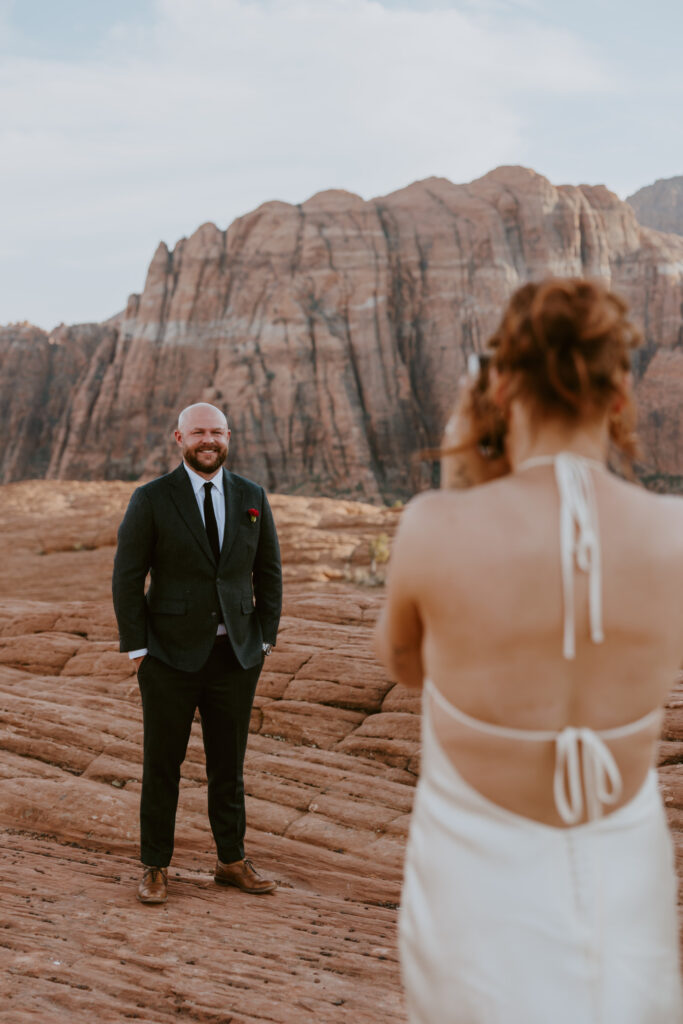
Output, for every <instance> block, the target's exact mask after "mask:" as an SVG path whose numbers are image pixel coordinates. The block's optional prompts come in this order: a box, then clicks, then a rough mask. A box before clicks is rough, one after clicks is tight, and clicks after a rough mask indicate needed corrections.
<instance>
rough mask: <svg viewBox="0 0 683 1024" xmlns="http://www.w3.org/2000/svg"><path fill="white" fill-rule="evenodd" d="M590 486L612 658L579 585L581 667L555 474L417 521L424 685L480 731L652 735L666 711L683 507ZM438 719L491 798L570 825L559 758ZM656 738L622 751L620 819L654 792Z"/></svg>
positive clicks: (680, 604) (595, 476) (494, 487)
mask: <svg viewBox="0 0 683 1024" xmlns="http://www.w3.org/2000/svg"><path fill="white" fill-rule="evenodd" d="M591 478H592V481H593V486H594V491H595V499H596V505H597V514H598V519H599V533H600V548H601V558H602V574H601V575H602V580H601V605H602V616H603V625H604V642H602V643H594V642H593V641H592V640H591V637H590V632H589V598H588V579H587V577H586V576H585V575H584V574H583V573H582V572H580V571H578V570H574V572H573V577H574V578H573V590H574V593H573V606H574V615H575V635H576V655H575V657H574V659H573V660H567V659H565V658H564V657H563V654H562V644H563V621H564V614H565V608H564V604H565V601H564V595H563V580H562V572H561V562H560V538H559V515H560V497H559V493H558V489H557V485H556V480H555V475H554V473H553V469H552V467H550V466H536V467H533V468H529V469H527V470H525V471H523V472H520V473H516V474H512V475H510V476H507V477H505V478H503V479H501V480H498V481H496V482H494V483H491V484H486V485H483V486H481V487H477V488H473V489H472V490H470V491H467V492H447V491H442V492H434V493H430V494H429V495H425V496H423V497H421V498H420V499H419V500H418V501H417V502H416V503H415V505H414V507H413V508H412V509H411V514H410V520H409V522H408V523H406V530H405V537H404V540H403V545H404V553H403V555H402V567H401V570H400V575H401V579H403V578H405V579H410V589H411V592H412V595H413V598H414V600H415V602H416V604H417V607H418V612H419V616H420V619H421V621H422V624H423V648H422V652H423V664H424V668H425V672H426V675H427V676H428V677H429V678H430V679H431V680H432V681H433V683H434V684H435V686H436V687H437V689H438V690H439V691H440V693H441V694H442V695H443V697H445V698H446V700H448V701H449V702H451V703H452V704H453V705H455V706H456V707H458V708H460V709H461V710H462V711H464V712H466V713H467V714H469V715H471V716H472V717H473V718H476V719H480V720H482V721H484V722H489V723H496V724H499V725H503V726H507V727H512V728H519V729H526V730H546V731H547V730H557V731H560V730H562V729H564V728H565V727H566V726H568V725H575V726H585V727H588V728H590V729H592V730H605V729H610V728H613V727H615V726H620V725H624V724H626V723H630V722H633V721H636V720H638V719H640V718H641V717H642V716H644V715H646V714H647V713H648V712H650V711H652V709H653V708H657V707H658V706H660V705H661V704H662V703H663V701H664V700H665V698H666V695H667V692H668V690H669V689H670V687H671V685H672V683H673V681H674V678H675V675H676V672H677V670H678V668H679V667H680V665H681V660H682V658H683V615H682V614H681V613H682V612H683V501H681V500H679V499H674V498H666V497H661V496H655V495H652V494H649V493H648V492H646V491H643V490H641V489H640V488H638V487H635V486H633V485H630V484H627V483H625V482H623V481H621V480H619V479H618V478H616V477H615V476H613V475H612V474H609V473H607V472H606V471H604V470H600V469H596V470H591ZM421 523H422V524H423V526H422V528H421V526H420V524H421ZM424 524H428V527H426V526H424ZM399 585H400V584H399ZM431 717H432V719H433V721H434V724H435V729H436V733H437V737H438V739H439V741H440V743H441V745H442V746H443V748H444V751H445V752H446V753H447V755H448V756H449V758H450V759H451V760H452V762H453V764H454V765H455V766H456V767H457V770H458V772H459V773H460V774H461V775H462V776H463V777H464V778H465V780H466V781H469V782H470V783H471V784H472V785H473V786H474V787H475V788H476V789H478V790H479V791H480V792H481V793H482V795H484V796H486V797H488V798H489V799H492V800H493V801H494V802H496V803H499V804H501V805H502V806H505V807H507V808H508V809H509V810H512V811H514V812H516V813H519V814H521V815H523V816H525V817H530V818H534V819H536V820H539V821H542V822H545V823H547V824H551V825H559V824H562V822H561V821H560V819H559V818H558V814H557V810H556V808H555V806H554V804H553V798H552V791H551V789H550V787H549V785H548V779H549V778H550V777H551V776H552V762H553V749H552V744H550V743H540V744H539V743H528V742H524V741H520V740H512V739H503V738H500V737H496V736H491V735H485V734H482V733H479V732H476V731H473V730H472V729H470V728H468V727H467V726H465V725H463V724H462V723H460V722H458V721H456V720H454V719H453V718H452V717H451V716H449V715H447V714H443V713H442V712H441V711H440V710H439V709H438V708H436V707H433V708H432V716H431ZM657 734H658V729H657V725H656V724H650V725H649V727H646V728H644V729H642V730H639V731H638V732H637V733H635V734H633V735H631V736H629V737H628V738H626V737H625V738H623V739H617V740H614V741H613V742H611V743H610V748H611V750H612V753H613V754H614V757H615V759H616V761H617V763H618V766H619V769H620V772H621V776H622V780H623V791H622V794H621V798H620V801H619V804H621V803H625V802H627V801H628V800H629V799H631V798H632V797H633V796H634V794H635V793H636V791H637V790H638V788H639V787H640V785H642V783H643V781H644V779H645V776H646V774H647V771H648V768H649V767H650V766H651V764H652V760H653V756H654V748H655V743H656V739H657ZM619 804H617V806H618V805H619Z"/></svg>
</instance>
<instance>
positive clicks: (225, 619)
mask: <svg viewBox="0 0 683 1024" xmlns="http://www.w3.org/2000/svg"><path fill="white" fill-rule="evenodd" d="M175 440H176V443H177V445H178V447H179V449H180V451H181V453H182V457H183V461H182V463H181V464H180V466H178V467H177V469H175V470H174V471H173V472H172V473H168V474H167V475H166V476H162V477H159V478H158V479H157V480H152V481H151V482H150V483H148V484H145V485H144V486H142V487H139V488H138V489H137V490H136V491H135V492H134V494H133V496H132V498H131V500H130V504H129V506H128V510H127V511H126V515H125V517H124V519H123V522H122V523H121V526H120V528H119V536H118V548H117V551H116V559H115V562H114V576H113V583H112V589H113V596H114V609H115V611H116V618H117V621H118V626H119V634H120V639H121V650H122V651H127V652H128V655H129V657H130V658H132V659H133V660H134V661H135V664H136V668H137V673H138V683H139V686H140V693H141V696H142V710H143V729H144V754H143V774H142V797H141V803H140V834H141V859H142V863H143V868H144V870H143V876H142V879H141V881H140V885H139V886H138V899H139V900H140V901H141V902H142V903H164V902H165V901H166V897H167V887H168V870H167V869H168V865H169V863H170V860H171V856H172V853H173V838H174V832H175V815H176V807H177V803H178V788H179V781H180V766H181V764H182V762H183V760H184V758H185V752H186V749H187V743H188V740H189V736H190V729H191V726H192V720H193V718H194V713H195V710H196V709H197V708H198V709H199V713H200V715H201V723H202V733H203V737H204V750H205V753H206V772H207V777H208V789H209V821H210V823H211V830H212V832H213V836H214V839H215V842H216V850H217V854H218V860H217V864H216V869H215V873H214V878H215V880H216V882H219V883H221V884H223V885H233V886H236V887H237V888H239V889H242V890H243V891H244V892H249V893H266V892H272V891H273V890H274V889H275V882H272V881H270V880H268V879H265V878H263V877H261V876H260V875H259V873H258V872H257V871H256V869H255V868H254V866H253V864H252V863H251V861H249V860H247V859H245V857H244V833H245V827H246V815H245V808H244V781H243V774H242V769H243V764H244V754H245V751H246V746H247V737H248V735H249V718H250V715H251V706H252V702H253V699H254V692H255V690H256V684H257V682H258V677H259V675H260V672H261V668H262V666H263V660H264V657H265V656H266V655H267V654H269V653H270V650H271V647H272V646H273V645H274V644H275V639H276V634H277V627H278V622H279V619H280V611H281V606H282V573H281V568H280V551H279V546H278V540H277V534H276V532H275V524H274V522H273V517H272V514H271V511H270V506H269V505H268V499H267V498H266V495H265V492H264V490H263V488H262V487H260V486H259V485H258V484H255V483H253V482H252V481H251V480H246V479H245V478H244V477H240V476H237V475H235V474H234V473H230V472H228V471H227V470H226V469H224V468H223V465H224V463H225V460H226V458H227V455H228V446H229V443H230V430H229V429H228V423H227V420H226V418H225V416H224V414H223V413H222V412H221V410H220V409H217V408H216V407H215V406H213V405H208V404H207V403H205V402H199V403H197V404H195V405H190V406H188V408H186V409H183V411H182V412H181V413H180V416H179V417H178V426H177V429H176V431H175ZM148 574H149V575H150V585H149V589H148V590H147V592H146V593H145V581H146V578H147V575H148Z"/></svg>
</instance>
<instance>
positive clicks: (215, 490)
mask: <svg viewBox="0 0 683 1024" xmlns="http://www.w3.org/2000/svg"><path fill="white" fill-rule="evenodd" d="M183 466H184V467H185V470H186V472H187V475H188V476H189V478H190V483H191V484H192V490H193V491H194V496H195V498H196V499H197V505H198V506H199V514H200V516H201V517H202V522H203V523H204V527H206V523H205V522H204V484H206V483H212V484H213V487H212V488H211V499H212V501H213V511H214V513H215V515H216V526H217V527H218V543H219V545H220V546H221V547H223V536H224V534H225V494H224V493H223V469H222V468H221V469H219V470H218V472H217V473H215V474H214V476H212V477H211V480H210V481H209V480H206V479H205V478H204V477H203V476H200V475H199V473H195V471H194V470H193V469H190V467H189V466H188V464H187V463H186V462H185V461H183ZM226 632H227V630H226V628H225V625H224V623H222V622H221V623H220V625H219V626H218V629H217V630H216V636H222V635H224V634H225V633H226ZM145 654H147V648H146V647H141V648H140V650H138V651H129V652H128V657H129V658H131V659H132V658H141V657H142V656H143V655H145Z"/></svg>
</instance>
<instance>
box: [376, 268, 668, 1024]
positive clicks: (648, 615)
mask: <svg viewBox="0 0 683 1024" xmlns="http://www.w3.org/2000/svg"><path fill="white" fill-rule="evenodd" d="M636 337H637V332H636V331H635V329H634V328H633V326H632V325H631V324H630V323H629V321H628V319H627V316H626V307H625V305H624V303H623V302H622V301H621V300H620V299H618V298H617V297H616V296H614V295H613V294H611V293H610V292H608V291H607V290H606V289H605V288H603V287H602V286H600V285H597V284H592V283H589V282H586V281H577V280H550V281H546V282H543V283H541V284H537V285H526V286H525V287H524V288H522V289H520V290H519V291H518V292H517V293H516V294H515V296H513V298H512V300H511V302H510V304H509V306H508V308H507V310H506V313H505V315H504V317H503V320H502V323H501V326H500V328H499V330H498V331H497V333H496V336H495V338H494V339H493V342H492V346H493V355H492V363H491V369H490V374H489V378H488V380H486V379H485V378H482V381H480V383H479V384H478V385H470V386H467V387H466V389H465V391H464V394H463V395H462V397H461V401H460V405H459V410H458V411H457V413H456V415H455V416H454V418H453V420H452V421H451V423H450V424H449V428H448V429H447V434H446V441H447V443H449V444H451V445H453V444H455V445H456V448H457V450H458V451H459V452H460V454H458V455H450V456H449V457H448V458H446V459H444V463H443V471H444V474H445V476H446V478H447V483H450V484H451V485H454V484H456V483H457V482H458V480H459V482H460V484H462V477H463V476H467V478H468V479H467V482H468V483H470V484H479V486H471V487H468V488H467V489H462V488H461V489H443V490H441V491H438V492H437V491H434V492H428V493H426V494H423V495H420V496H419V497H417V498H416V499H414V500H413V501H412V502H411V503H410V504H409V505H408V507H407V508H406V510H405V512H404V515H403V517H402V520H401V525H400V528H399V531H398V533H397V536H396V539H395V542H394V547H393V552H392V560H391V567H390V574H389V581H388V588H387V602H386V606H385V608H384V611H383V613H382V616H381V618H380V622H379V624H378V631H377V644H378V650H379V652H380V654H381V656H382V658H383V660H384V662H385V664H386V665H387V666H388V668H389V670H390V672H391V673H392V675H393V676H394V677H395V678H397V679H398V680H399V681H400V682H402V683H404V684H405V685H407V686H410V687H415V688H423V746H422V770H421V777H420V781H419V784H418V787H417V793H416V798H415V806H414V810H413V818H412V824H411V831H410V838H409V843H408V849H407V854H406V864H405V880H404V889H403V897H402V906H401V914H400V950H401V964H402V972H403V980H404V986H405V990H406V995H407V1001H408V1010H409V1019H410V1021H411V1024H680V1022H681V1021H683V1003H682V1002H681V984H680V975H679V954H678V934H677V933H678V928H677V917H676V878H675V873H674V865H673V851H672V843H671V839H670V836H669V832H668V829H667V824H666V819H665V815H664V810H663V806H662V801H661V798H660V795H659V790H658V787H657V777H656V772H655V768H654V761H655V752H656V745H657V740H658V737H659V733H660V728H661V721H662V712H661V707H662V704H663V702H664V700H665V699H666V696H667V692H668V690H669V688H670V687H671V684H672V682H673V680H674V678H675V675H676V672H677V670H678V668H679V667H680V665H681V661H682V658H683V501H682V500H681V499H679V498H674V497H667V496H660V495H654V494H652V493H649V492H647V491H645V490H643V489H642V488H640V487H638V486H635V485H634V484H632V483H627V482H625V481H624V480H623V479H621V478H619V477H617V476H615V475H613V474H612V473H611V472H609V471H608V470H607V468H606V461H607V455H608V448H609V445H610V442H612V443H616V445H617V446H619V447H621V448H622V449H623V450H624V451H626V452H627V453H628V452H630V451H632V437H631V435H630V434H629V431H628V429H627V428H626V426H625V424H626V425H627V422H628V418H629V411H630V409H631V408H632V406H631V400H630V376H629V372H628V367H629V353H628V350H629V348H630V347H632V345H633V344H634V341H635V340H636ZM485 434H487V435H488V436H487V437H486V438H485V439H483V440H482V437H483V435H485ZM469 442H473V443H469ZM477 442H478V443H477ZM498 442H501V450H500V451H499V452H497V451H496V446H497V444H498Z"/></svg>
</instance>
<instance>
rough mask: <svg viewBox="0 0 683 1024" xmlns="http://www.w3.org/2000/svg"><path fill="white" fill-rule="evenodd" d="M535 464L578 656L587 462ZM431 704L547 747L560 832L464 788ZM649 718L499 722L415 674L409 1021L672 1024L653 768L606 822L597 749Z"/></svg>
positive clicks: (405, 909)
mask: <svg viewBox="0 0 683 1024" xmlns="http://www.w3.org/2000/svg"><path fill="white" fill-rule="evenodd" d="M545 463H554V467H555V475H556V480H557V485H558V488H559V492H560V543H561V554H562V581H563V589H564V609H565V622H564V642H563V653H564V656H565V658H573V657H574V653H575V633H574V595H573V586H574V579H573V574H574V564H575V562H576V564H577V565H578V567H579V569H581V570H583V571H585V572H587V573H588V574H589V608H590V628H591V637H592V639H593V641H594V642H596V643H599V642H601V641H602V639H603V633H602V610H601V565H600V541H599V532H598V520H597V508H596V502H595V495H594V491H593V482H592V478H591V469H592V465H591V461H590V460H587V459H583V458H580V457H578V456H574V455H571V454H569V453H562V454H560V455H558V456H555V457H547V458H546V457H542V458H540V459H533V460H529V461H528V462H526V463H524V464H523V465H522V466H520V467H518V469H525V468H527V467H530V466H532V465H542V464H545ZM593 465H594V466H598V467H599V468H600V469H602V470H604V467H603V466H602V465H601V464H599V463H595V464H593ZM433 708H438V711H439V713H443V714H445V715H450V716H452V717H454V718H456V719H457V720H458V721H459V722H461V723H463V724H465V725H466V726H467V727H470V728H472V729H474V730H477V731H481V732H486V733H492V734H495V735H499V736H505V737H508V738H515V739H519V740H520V741H522V742H523V741H527V742H528V741H531V742H543V743H548V742H549V741H552V742H553V743H554V744H555V770H554V775H553V778H552V780H550V779H549V784H551V783H552V786H553V793H554V799H555V805H556V808H557V811H558V813H559V815H560V817H561V818H562V820H563V821H564V822H565V823H566V824H567V825H568V826H570V827H567V828H554V827H552V826H548V825H544V824H542V823H540V822H536V821H533V820H531V819H528V818H525V817H522V816H520V815H518V814H514V813H513V812H511V811H508V810H506V809H505V808H503V807H500V806H498V805H497V804H495V803H493V802H492V801H490V800H488V799H487V798H485V797H483V796H482V795H481V794H479V793H478V792H477V791H476V790H475V789H473V787H472V786H470V785H469V784H468V783H467V782H465V780H464V779H463V778H462V777H461V776H460V774H459V773H458V772H457V770H456V769H455V767H454V766H453V764H452V763H451V761H450V759H449V758H448V757H447V756H446V755H445V753H444V752H443V750H442V749H441V747H440V745H439V740H438V738H437V735H436V733H435V731H434V726H433V723H432V711H433ZM660 715H661V712H660V710H659V709H657V710H655V711H653V712H651V713H650V714H649V715H646V716H645V717H644V718H642V719H640V720H638V721H637V722H632V723H629V724H628V725H625V726H620V727H618V728H615V729H609V730H604V731H599V732H598V731H595V730H592V729H588V728H585V727H576V728H575V727H571V726H570V727H567V728H565V729H563V730H562V731H560V732H550V731H549V732H541V731H535V730H534V731H531V730H522V729H508V728H503V727H500V726H495V725H491V724H489V723H486V722H481V721H479V720H478V719H474V718H472V717H471V716H469V715H466V714H464V713H463V712H462V711H460V710H459V709H458V708H456V707H454V706H453V705H452V704H451V703H450V702H449V701H447V700H446V699H445V697H443V695H442V694H441V693H440V692H439V691H438V690H437V688H436V687H435V686H434V684H433V683H432V682H431V681H430V680H426V681H425V687H424V697H423V717H422V770H421V776H420V781H419V784H418V787H417V792H416V796H415V804H414V808H413V817H412V821H411V829H410V837H409V841H408V847H407V851H406V861H405V877H404V886H403V895H402V901H401V913H400V918H399V938H400V954H401V968H402V974H403V983H404V987H405V991H406V997H407V1004H408V1016H409V1021H410V1024H683V999H682V996H681V982H680V974H679V953H678V926H677V915H676V876H675V871H674V861H673V850H672V844H671V839H670V836H669V831H668V828H667V823H666V817H665V814H664V809H663V806H662V801H661V798H660V795H659V790H658V787H657V775H656V771H655V769H654V768H652V769H651V770H650V772H649V774H648V776H647V778H646V780H645V782H644V783H643V785H642V787H641V789H640V790H639V792H638V793H637V794H636V796H635V797H634V798H633V799H632V800H630V801H629V802H628V803H626V804H625V805H623V806H622V807H620V808H619V809H618V810H616V811H613V812H612V813H609V814H607V815H605V814H604V813H603V812H604V810H605V809H606V808H608V807H609V805H610V804H614V803H616V802H617V801H618V800H619V798H620V796H621V788H622V782H621V775H620V772H619V768H618V766H617V764H616V761H615V760H614V757H613V755H612V753H611V751H610V749H609V747H608V745H607V743H608V742H609V740H611V739H616V738H617V737H620V736H625V735H628V734H630V733H635V732H638V731H639V730H640V729H644V728H647V727H648V726H651V725H652V722H653V720H656V719H659V717H660ZM584 793H585V811H584ZM586 816H587V817H588V821H587V822H585V823H584V824H578V823H579V822H581V821H582V819H583V818H584V817H586Z"/></svg>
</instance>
